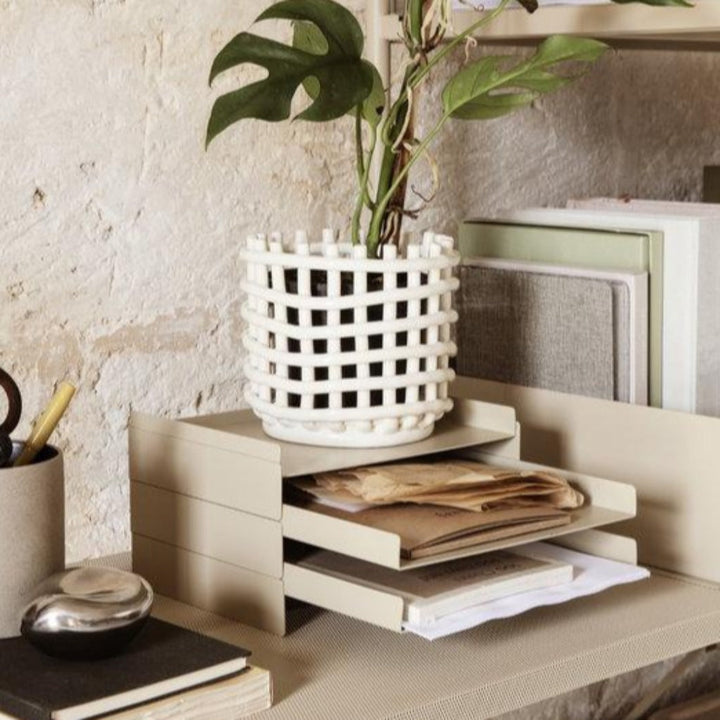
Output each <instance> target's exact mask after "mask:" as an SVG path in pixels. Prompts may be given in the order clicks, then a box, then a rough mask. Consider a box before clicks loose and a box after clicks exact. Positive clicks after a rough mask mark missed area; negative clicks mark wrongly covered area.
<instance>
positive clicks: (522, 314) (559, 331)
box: [457, 258, 648, 405]
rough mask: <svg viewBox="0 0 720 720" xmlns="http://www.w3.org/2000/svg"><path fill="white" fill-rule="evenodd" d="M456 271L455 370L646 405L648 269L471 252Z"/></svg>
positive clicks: (513, 382) (467, 373)
mask: <svg viewBox="0 0 720 720" xmlns="http://www.w3.org/2000/svg"><path fill="white" fill-rule="evenodd" d="M460 274H461V287H462V291H461V292H460V293H459V299H458V305H459V306H460V308H459V309H460V320H459V321H458V330H457V332H458V338H459V346H460V348H461V352H460V354H459V357H458V370H459V372H460V373H461V374H462V375H468V376H470V377H481V378H485V379H488V380H495V381H499V382H509V383H512V384H515V385H527V386H532V387H540V388H544V389H548V390H556V391H560V392H570V393H574V394H580V395H587V396H592V397H599V398H604V399H608V400H618V401H621V402H631V403H636V404H640V405H647V402H648V332H647V330H648V276H647V273H631V272H620V271H602V270H594V269H586V268H573V267H570V266H559V265H548V264H544V263H533V262H525V261H515V260H498V259H487V258H471V259H468V260H466V261H465V266H464V267H462V268H461V269H460ZM479 328H482V331H481V332H478V329H479Z"/></svg>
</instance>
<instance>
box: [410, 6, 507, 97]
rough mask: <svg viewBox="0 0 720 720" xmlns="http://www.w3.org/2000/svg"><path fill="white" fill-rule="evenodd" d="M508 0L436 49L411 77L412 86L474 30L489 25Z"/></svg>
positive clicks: (503, 8)
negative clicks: (439, 48) (442, 46)
mask: <svg viewBox="0 0 720 720" xmlns="http://www.w3.org/2000/svg"><path fill="white" fill-rule="evenodd" d="M509 2H510V0H501V2H500V4H499V5H498V6H497V7H496V8H495V9H494V10H492V11H491V12H489V13H487V14H483V16H482V17H481V18H480V19H479V20H478V21H477V22H476V23H473V24H472V25H471V26H470V27H469V28H468V29H467V30H465V31H463V32H461V33H460V34H459V35H456V36H455V37H454V38H453V39H452V40H450V41H449V42H448V43H447V44H446V45H445V47H444V48H443V49H442V50H438V52H437V53H435V54H434V55H433V56H432V58H431V59H430V60H429V61H428V63H427V64H426V65H424V66H423V67H422V68H421V69H420V72H418V74H417V76H415V77H414V78H413V80H414V83H413V85H412V87H415V85H417V84H418V83H420V82H422V80H423V79H424V78H425V77H426V75H427V74H428V73H429V72H430V71H431V70H432V69H433V68H434V67H435V66H436V65H437V64H438V63H439V62H440V61H441V60H443V59H444V58H446V57H447V56H448V55H449V54H450V53H451V52H452V51H453V50H454V49H455V48H456V47H457V46H458V45H460V44H461V43H462V42H464V41H465V40H467V39H468V38H469V37H470V36H471V35H472V34H473V33H474V32H475V31H476V30H479V29H480V28H481V27H484V26H485V25H489V24H490V23H491V22H492V21H493V20H494V19H495V18H496V17H498V15H500V14H502V12H503V10H505V8H506V7H507V5H508V4H509Z"/></svg>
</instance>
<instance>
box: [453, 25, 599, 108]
mask: <svg viewBox="0 0 720 720" xmlns="http://www.w3.org/2000/svg"><path fill="white" fill-rule="evenodd" d="M606 49H607V46H606V45H604V44H603V43H601V42H598V41H597V40H588V39H585V38H574V37H565V36H560V35H556V36H552V37H549V38H548V39H547V40H545V41H543V42H542V43H541V44H540V45H539V46H538V48H537V50H536V51H535V54H534V55H533V56H532V57H530V58H529V59H527V60H523V61H520V62H517V61H516V62H515V64H512V63H513V60H515V58H513V57H512V56H508V55H488V56H486V57H484V58H481V59H480V60H478V61H477V62H475V63H473V64H472V65H469V66H468V67H466V68H464V69H463V70H461V71H460V72H459V73H458V74H457V75H456V76H455V77H454V78H452V79H451V80H450V81H449V82H448V84H447V85H446V86H445V89H444V91H443V96H442V98H443V105H444V108H445V113H446V114H447V115H450V116H452V117H455V118H459V119H462V120H487V119H489V118H494V117H501V116H502V115H507V114H509V113H511V112H513V111H514V110H516V109H518V108H521V107H525V106H527V105H529V104H530V103H531V102H532V101H533V100H534V99H535V98H537V97H539V96H540V95H542V94H545V93H548V92H552V91H554V90H558V89H559V88H561V87H563V86H565V85H567V84H568V83H569V82H571V81H572V80H573V79H574V77H577V74H576V75H567V74H563V75H561V74H558V73H557V72H556V70H558V69H560V68H562V67H563V66H564V65H565V63H568V62H574V63H577V62H580V63H589V62H592V61H594V60H596V59H597V58H598V57H600V56H601V55H602V54H603V53H604V52H605V50H606ZM528 91H530V92H528Z"/></svg>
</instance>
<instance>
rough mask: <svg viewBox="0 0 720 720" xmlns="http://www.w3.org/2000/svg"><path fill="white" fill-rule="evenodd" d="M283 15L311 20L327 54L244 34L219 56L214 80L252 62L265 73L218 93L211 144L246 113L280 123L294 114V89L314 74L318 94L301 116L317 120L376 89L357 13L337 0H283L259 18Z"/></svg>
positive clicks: (331, 116) (209, 136) (345, 108)
mask: <svg viewBox="0 0 720 720" xmlns="http://www.w3.org/2000/svg"><path fill="white" fill-rule="evenodd" d="M269 19H280V20H293V21H305V22H309V23H312V24H313V25H314V26H316V27H317V29H318V30H319V32H320V33H321V34H322V36H323V38H324V41H325V43H326V48H327V49H326V51H325V52H323V53H315V52H308V51H306V50H302V49H300V48H297V47H291V46H289V45H284V44H283V43H280V42H276V41H275V40H269V39H267V38H263V37H260V36H258V35H253V34H252V33H247V32H244V33H240V34H239V35H237V36H236V37H234V38H233V39H232V40H231V41H230V42H229V43H228V44H227V45H226V46H225V47H224V48H223V49H222V50H221V51H220V52H219V53H218V55H217V57H216V58H215V61H214V62H213V66H212V70H211V71H210V83H212V81H213V80H214V79H215V78H216V77H217V75H219V74H220V73H222V72H225V71H226V70H229V69H230V68H234V67H236V66H238V65H243V64H246V63H250V64H253V65H259V66H261V67H263V68H265V69H266V70H267V72H268V75H267V77H266V78H264V79H262V80H259V81H257V82H254V83H251V84H249V85H246V86H244V87H241V88H240V89H238V90H235V91H233V92H230V93H227V94H226V95H222V96H221V97H219V98H218V99H217V100H216V101H215V104H214V105H213V109H212V113H211V115H210V122H209V124H208V129H207V140H206V142H207V144H209V143H210V142H211V141H212V139H213V138H215V137H216V136H217V135H218V134H219V133H221V132H222V131H223V130H225V129H226V128H228V127H229V126H230V125H232V124H234V123H236V122H238V121H239V120H243V119H246V118H257V119H259V120H267V121H270V122H277V121H280V120H285V119H287V118H288V117H290V111H291V103H292V99H293V97H294V96H295V93H296V91H297V89H298V87H300V85H302V84H303V83H304V82H305V81H307V80H308V79H310V78H314V80H315V81H316V82H317V85H316V86H315V87H316V88H317V94H316V96H315V97H314V99H313V102H312V103H311V104H310V106H309V107H307V108H306V109H305V110H304V111H303V112H301V113H300V114H299V115H298V118H301V119H303V120H310V121H313V122H324V121H327V120H334V119H336V118H339V117H341V116H343V115H344V114H345V113H347V112H348V111H349V110H351V109H352V108H354V107H357V106H358V105H361V104H362V103H363V102H364V101H365V99H366V98H367V97H368V96H369V95H370V93H371V92H372V89H373V82H374V75H373V70H374V68H373V66H372V65H371V64H370V63H368V62H367V61H364V60H363V59H362V51H363V34H362V30H361V28H360V25H359V24H358V22H357V20H356V19H355V17H354V16H353V15H352V13H351V12H350V11H349V10H347V9H345V8H344V7H343V6H342V5H340V4H338V3H337V2H334V0H282V1H281V2H278V3H276V4H275V5H273V6H271V7H270V8H268V9H267V10H266V11H265V12H264V13H262V15H260V16H259V17H258V21H259V20H269Z"/></svg>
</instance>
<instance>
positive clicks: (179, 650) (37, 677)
mask: <svg viewBox="0 0 720 720" xmlns="http://www.w3.org/2000/svg"><path fill="white" fill-rule="evenodd" d="M248 655H249V652H248V651H246V650H243V649H242V648H238V647H235V646H234V645H229V644H227V643H224V642H220V641H219V640H214V639H213V638H209V637H205V636H204V635H200V634H198V633H195V632H192V631H190V630H185V629H183V628H180V627H178V626H176V625H171V624H170V623H166V622H162V621H161V620H157V619H155V618H150V619H149V620H148V622H147V624H146V625H145V627H144V628H143V630H142V631H141V633H140V634H139V635H138V637H136V638H135V639H134V640H133V641H132V642H131V643H130V644H129V645H128V647H127V648H126V649H125V651H124V652H122V653H121V654H119V655H116V656H114V657H110V658H106V659H103V660H93V661H69V660H60V659H57V658H52V657H49V656H47V655H44V654H43V653H41V652H40V651H38V650H36V649H35V648H34V647H33V646H32V645H30V644H29V643H28V642H27V641H26V640H25V639H24V638H11V639H9V640H0V710H2V711H3V712H4V713H6V714H8V715H10V716H12V717H16V718H19V719H20V720H83V719H85V718H92V717H96V716H98V715H104V714H108V713H111V712H115V711H117V710H120V709H122V708H128V707H131V706H133V705H138V704H140V703H145V702H147V701H149V700H155V699H157V698H161V697H164V696H167V695H172V694H173V693H177V692H180V691H183V690H186V689H188V688H191V687H195V686H200V685H202V684H204V683H208V682H211V681H213V680H216V679H218V678H223V677H225V678H227V677H230V676H231V675H234V674H237V673H240V672H242V671H243V670H244V669H245V668H246V666H247V656H248Z"/></svg>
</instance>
